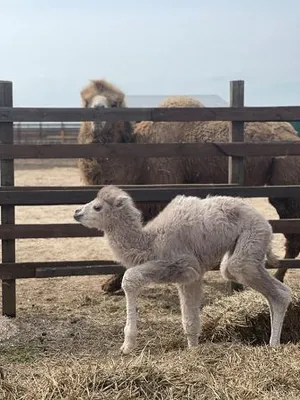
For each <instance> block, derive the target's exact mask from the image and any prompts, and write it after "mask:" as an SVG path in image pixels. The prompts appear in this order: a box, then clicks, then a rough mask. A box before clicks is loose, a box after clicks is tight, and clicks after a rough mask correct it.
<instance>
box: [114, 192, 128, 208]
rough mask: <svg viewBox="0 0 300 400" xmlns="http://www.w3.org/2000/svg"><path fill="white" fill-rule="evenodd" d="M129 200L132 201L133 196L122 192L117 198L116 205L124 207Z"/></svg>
mask: <svg viewBox="0 0 300 400" xmlns="http://www.w3.org/2000/svg"><path fill="white" fill-rule="evenodd" d="M128 201H131V198H130V197H129V196H128V195H127V194H126V193H122V194H120V195H119V196H118V197H117V198H116V199H115V202H114V205H115V206H116V207H123V206H124V205H125V204H126V203H127V202H128Z"/></svg>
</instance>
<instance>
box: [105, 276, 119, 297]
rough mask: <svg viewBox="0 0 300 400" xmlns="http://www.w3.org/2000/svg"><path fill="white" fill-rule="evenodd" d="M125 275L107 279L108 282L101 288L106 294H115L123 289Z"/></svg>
mask: <svg viewBox="0 0 300 400" xmlns="http://www.w3.org/2000/svg"><path fill="white" fill-rule="evenodd" d="M122 279H123V274H122V275H114V276H112V277H111V278H109V279H107V281H106V282H104V283H103V285H102V286H101V288H102V290H103V291H104V292H106V293H115V292H118V291H119V290H121V289H122V287H121V284H122Z"/></svg>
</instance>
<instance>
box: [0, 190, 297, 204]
mask: <svg viewBox="0 0 300 400" xmlns="http://www.w3.org/2000/svg"><path fill="white" fill-rule="evenodd" d="M121 187H123V188H124V189H125V190H127V191H128V193H130V195H132V197H133V199H134V200H135V201H137V202H143V203H148V202H169V201H171V200H172V199H173V198H174V197H175V196H177V195H179V194H185V195H187V196H198V197H206V196H207V195H209V194H210V195H227V196H241V197H282V198H285V197H294V198H300V185H297V186H296V185H295V186H231V185H229V186H226V185H224V186H218V187H214V186H212V187H210V186H207V187H204V186H200V185H199V186H198V185H194V187H191V186H189V187H187V188H185V187H184V185H178V187H171V188H168V187H158V188H151V189H150V188H149V189H148V188H147V189H144V188H142V187H135V188H133V187H131V188H129V189H128V188H126V186H121ZM100 188H101V186H99V188H97V189H96V190H95V189H89V188H85V190H84V189H81V190H76V189H69V190H55V188H54V187H52V188H49V190H39V189H36V190H28V191H25V190H24V191H23V190H22V188H20V189H19V190H3V189H1V190H0V205H18V206H28V205H72V204H73V205H74V204H76V205H77V204H84V203H87V202H89V201H91V200H92V199H93V198H94V197H95V196H96V195H97V192H98V190H99V189H100Z"/></svg>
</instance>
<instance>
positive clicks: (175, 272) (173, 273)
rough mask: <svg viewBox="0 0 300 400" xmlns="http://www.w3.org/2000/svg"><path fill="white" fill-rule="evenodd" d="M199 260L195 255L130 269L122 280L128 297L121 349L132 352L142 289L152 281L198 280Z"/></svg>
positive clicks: (177, 281) (151, 262)
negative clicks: (137, 308) (139, 296)
mask: <svg viewBox="0 0 300 400" xmlns="http://www.w3.org/2000/svg"><path fill="white" fill-rule="evenodd" d="M199 278H200V275H199V273H198V272H197V262H196V261H195V259H194V258H193V257H189V256H187V257H180V258H178V260H176V262H173V263H172V262H168V261H149V262H146V263H144V264H141V265H138V266H136V267H132V268H130V269H128V270H127V271H126V272H125V274H124V276H123V280H122V289H123V290H124V293H125V298H126V311H127V318H126V325H125V328H124V335H125V337H124V343H123V345H122V346H121V351H122V353H124V354H128V353H130V352H131V351H132V350H133V349H134V348H135V345H136V337H137V312H136V306H137V296H138V293H139V291H140V289H141V288H142V287H143V286H146V285H147V284H150V283H177V284H179V285H182V284H188V283H191V282H194V281H198V280H199Z"/></svg>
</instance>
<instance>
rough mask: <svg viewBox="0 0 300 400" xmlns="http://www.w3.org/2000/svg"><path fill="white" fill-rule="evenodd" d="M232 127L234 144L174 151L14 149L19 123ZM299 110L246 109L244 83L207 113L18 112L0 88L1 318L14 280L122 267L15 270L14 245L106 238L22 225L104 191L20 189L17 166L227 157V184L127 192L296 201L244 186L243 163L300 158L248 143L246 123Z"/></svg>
mask: <svg viewBox="0 0 300 400" xmlns="http://www.w3.org/2000/svg"><path fill="white" fill-rule="evenodd" d="M85 120H94V121H95V120H105V121H118V120H125V121H143V120H151V121H231V129H230V137H229V140H230V141H229V142H228V143H172V144H166V143H165V144H134V143H133V144H131V143H128V144H127V143H126V144H123V143H122V144H115V143H114V144H105V145H103V144H83V145H80V144H63V145H61V144H49V145H44V144H35V145H33V144H32V145H29V144H14V141H13V137H14V135H13V123H16V122H20V121H24V122H26V121H27V122H34V121H37V122H41V121H44V122H51V121H52V122H53V121H57V122H61V121H66V122H67V121H72V122H76V121H85ZM298 120H300V107H298V106H293V107H244V82H243V81H233V82H231V83H230V107H219V108H218V107H205V108H127V109H117V108H112V109H101V110H96V109H88V108H30V107H24V108H20V107H18V108H14V107H12V83H11V82H3V81H2V82H0V142H1V144H0V161H1V189H0V205H1V217H2V223H1V226H0V239H1V241H2V263H1V265H0V279H2V313H3V314H4V315H8V316H12V317H14V316H15V315H16V288H15V280H16V279H21V278H46V277H54V276H71V275H98V274H114V273H119V272H121V271H123V267H122V266H120V265H118V264H116V263H114V262H112V261H110V260H108V261H107V260H92V261H91V260H78V261H70V262H68V261H66V262H65V261H64V262H57V261H56V262H47V263H45V262H40V263H36V262H35V263H31V262H27V263H16V262H15V240H16V239H20V238H22V239H29V238H50V237H51V238H52V237H93V236H94V237H95V236H101V235H102V233H101V232H98V231H94V230H89V229H87V228H84V227H83V226H80V225H78V224H76V223H73V224H39V225H33V224H32V225H31V224H23V225H22V224H21V225H19V224H15V218H14V207H15V206H23V205H31V206H36V205H64V204H74V205H75V204H84V203H85V202H87V201H90V200H91V199H92V198H93V197H94V196H95V195H96V193H97V191H98V190H99V189H100V187H98V186H82V187H72V186H71V187H66V186H63V187H53V186H51V187H22V186H18V187H15V186H14V160H15V159H32V158H36V159H47V158H54V159H59V158H91V157H99V158H101V157H105V158H119V157H120V158H121V157H123V158H126V157H130V158H131V157H133V156H134V157H136V158H137V157H141V158H147V157H199V156H200V157H201V156H203V155H205V156H211V157H216V156H218V157H219V156H220V157H228V162H229V164H228V166H229V168H228V171H229V174H228V184H207V185H198V184H186V185H139V186H138V185H121V187H122V188H124V189H125V190H128V192H129V193H130V194H131V195H132V196H133V198H134V200H135V201H139V202H149V201H150V202H152V201H153V202H159V201H163V202H168V201H170V200H171V199H172V198H174V197H175V196H176V195H177V194H187V195H193V196H200V197H204V196H206V195H207V194H212V195H214V194H223V195H232V196H241V197H270V196H272V197H297V198H300V185H294V186H252V187H251V186H245V185H244V158H245V157H256V156H272V157H276V156H287V155H294V156H295V155H297V156H298V155H299V156H300V141H299V140H298V141H297V139H296V137H295V142H268V143H246V142H244V123H245V122H250V121H253V122H254V121H255V122H257V121H259V122H264V121H298ZM270 223H271V225H272V227H273V230H274V232H275V233H300V220H299V219H286V220H270ZM280 266H281V267H284V268H286V267H288V268H300V260H294V259H292V260H289V259H284V260H280Z"/></svg>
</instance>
